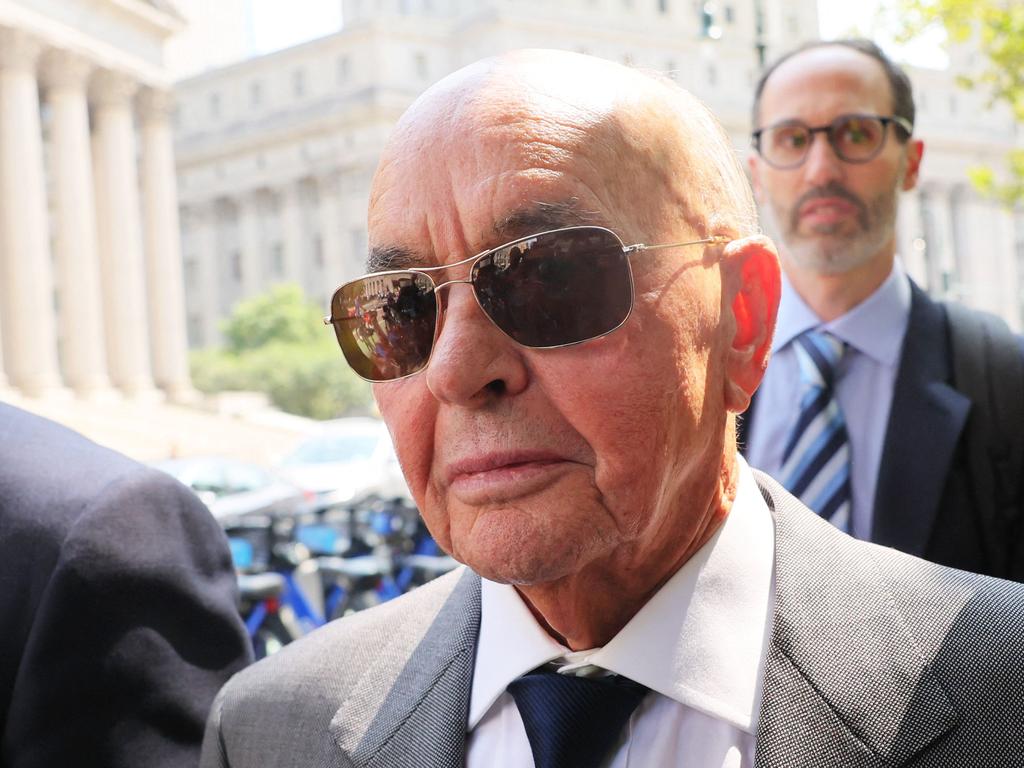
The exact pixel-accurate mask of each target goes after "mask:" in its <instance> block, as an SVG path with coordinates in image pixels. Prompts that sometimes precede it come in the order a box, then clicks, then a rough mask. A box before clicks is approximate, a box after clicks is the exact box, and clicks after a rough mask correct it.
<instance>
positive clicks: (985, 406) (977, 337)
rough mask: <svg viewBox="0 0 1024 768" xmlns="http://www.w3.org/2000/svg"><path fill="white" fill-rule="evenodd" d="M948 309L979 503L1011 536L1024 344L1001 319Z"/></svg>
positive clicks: (1023, 464) (1022, 434) (1021, 428)
mask: <svg viewBox="0 0 1024 768" xmlns="http://www.w3.org/2000/svg"><path fill="white" fill-rule="evenodd" d="M945 307H946V312H947V315H948V317H949V328H950V343H951V347H952V353H953V386H954V387H956V389H958V390H959V391H960V392H962V393H964V394H965V395H967V396H968V397H969V398H970V399H971V402H972V406H971V416H970V419H969V422H968V427H967V451H968V461H969V463H970V467H971V476H972V479H973V485H974V490H975V493H976V503H978V504H980V505H984V506H985V507H987V508H988V509H989V510H990V512H991V513H994V516H995V519H994V521H995V522H996V524H997V528H998V529H1000V530H1002V531H1003V532H1004V533H1009V532H1010V531H1012V529H1014V528H1015V527H1016V525H1017V524H1018V517H1019V516H1020V512H1019V509H1020V504H1021V501H1020V499H1021V481H1022V477H1021V475H1022V468H1024V354H1022V349H1021V344H1020V341H1019V340H1018V339H1017V337H1016V336H1015V335H1014V333H1013V332H1012V331H1011V330H1010V329H1009V327H1008V326H1007V325H1006V323H1005V322H1004V321H1003V320H1002V319H1001V318H999V317H996V316H995V315H992V314H989V313H987V312H979V311H977V310H973V309H968V308H967V307H964V306H963V305H961V304H957V303H954V302H946V303H945ZM995 543H997V544H1000V543H1001V544H1003V545H1005V544H1007V543H1008V542H995ZM997 549H1000V547H997ZM1003 551H1005V549H1004V550H1003ZM1002 565H1009V563H1004V564H1002Z"/></svg>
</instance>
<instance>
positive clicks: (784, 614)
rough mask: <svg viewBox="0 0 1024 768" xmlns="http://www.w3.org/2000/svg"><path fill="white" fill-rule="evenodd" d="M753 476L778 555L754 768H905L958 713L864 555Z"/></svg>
mask: <svg viewBox="0 0 1024 768" xmlns="http://www.w3.org/2000/svg"><path fill="white" fill-rule="evenodd" d="M757 474H758V481H759V484H760V485H761V489H762V493H763V495H764V497H765V500H766V501H767V502H768V505H769V506H770V507H771V508H772V510H773V513H774V516H775V546H776V550H775V555H776V560H775V615H774V620H773V630H772V638H771V642H770V644H769V648H768V652H767V654H766V659H765V679H764V695H763V697H762V702H761V711H760V715H759V718H758V735H757V766H758V768H768V766H828V765H843V766H879V768H880V767H881V766H897V765H901V764H903V763H904V762H905V761H907V760H908V759H910V758H911V757H912V756H913V755H915V754H917V753H918V752H919V751H921V750H922V749H924V748H925V747H926V746H927V745H928V744H930V743H932V742H933V741H934V740H936V739H938V738H939V737H940V736H942V734H943V733H945V732H946V731H947V730H948V729H950V728H951V727H953V725H954V724H955V723H956V722H957V718H958V715H957V711H956V709H955V708H954V707H953V704H952V702H951V701H950V699H949V697H948V696H947V695H946V693H945V691H944V690H943V688H942V686H941V685H940V683H939V681H938V679H937V678H936V677H935V676H934V674H933V673H932V672H931V671H930V669H929V666H928V663H927V660H926V659H925V658H924V654H923V652H922V650H921V648H920V646H919V644H918V642H917V641H916V639H915V638H914V636H913V635H912V634H911V633H910V631H909V628H908V627H907V625H906V623H905V621H904V619H903V617H902V616H901V615H900V614H899V613H898V612H897V611H896V610H895V608H894V607H893V598H892V595H891V593H890V592H889V589H888V587H887V586H886V584H885V583H884V581H883V580H882V578H881V577H880V574H879V573H878V572H877V569H876V565H875V561H874V560H873V558H872V557H871V555H870V552H869V550H868V548H867V547H866V546H865V545H862V544H854V543H853V542H852V541H851V539H850V538H849V537H847V536H846V535H844V534H842V533H840V532H838V531H837V530H836V529H835V528H833V527H832V526H831V525H829V524H828V523H826V522H825V521H823V520H821V519H820V518H819V517H817V516H816V515H815V514H814V513H813V512H810V511H809V510H807V509H806V508H805V507H803V506H802V505H801V504H800V503H799V502H798V501H797V500H796V499H794V498H793V497H792V496H790V495H789V494H788V493H786V492H785V491H784V490H783V489H782V487H781V486H780V485H778V483H776V482H775V481H774V480H772V479H771V478H769V477H768V476H767V475H764V474H762V473H757ZM836 574H839V575H840V576H841V578H840V579H836V578H835V575H836Z"/></svg>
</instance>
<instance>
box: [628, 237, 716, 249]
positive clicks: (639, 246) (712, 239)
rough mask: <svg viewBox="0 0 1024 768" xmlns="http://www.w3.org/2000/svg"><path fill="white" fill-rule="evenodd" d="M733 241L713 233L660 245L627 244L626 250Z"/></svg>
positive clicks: (680, 246)
mask: <svg viewBox="0 0 1024 768" xmlns="http://www.w3.org/2000/svg"><path fill="white" fill-rule="evenodd" d="M729 242H731V238H729V237H727V236H726V235H713V236H712V237H705V238H704V239H703V240H691V241H689V242H686V243H659V244H658V245H646V244H644V243H637V244H636V245H627V246H625V248H624V250H625V251H626V253H635V252H637V251H658V250H661V249H662V248H682V247H683V246H686V245H703V244H705V243H714V244H715V245H725V244H726V243H729Z"/></svg>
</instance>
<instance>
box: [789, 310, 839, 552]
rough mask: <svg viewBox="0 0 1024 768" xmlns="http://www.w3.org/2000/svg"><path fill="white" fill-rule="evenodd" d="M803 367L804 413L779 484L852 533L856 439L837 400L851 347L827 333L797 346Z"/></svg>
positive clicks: (806, 336)
mask: <svg viewBox="0 0 1024 768" xmlns="http://www.w3.org/2000/svg"><path fill="white" fill-rule="evenodd" d="M793 348H794V351H795V352H796V357H797V361H798V363H799V364H800V382H801V398H802V399H801V401H800V414H799V416H798V417H797V423H796V424H795V425H794V426H793V431H792V432H791V433H790V436H789V439H788V440H787V441H786V447H785V449H784V451H783V455H782V469H781V470H780V472H779V479H780V480H782V484H783V485H784V486H785V487H786V490H788V491H789V492H790V493H792V494H793V495H794V496H796V497H798V498H799V499H800V500H801V501H802V502H803V503H804V504H806V505H807V506H808V507H810V508H811V509H813V510H814V511H815V512H817V513H818V514H819V515H821V516H822V517H823V518H825V519H826V520H828V521H829V522H831V523H832V524H833V525H835V526H836V527H837V528H839V529H840V530H841V531H847V532H849V530H850V506H851V496H852V494H851V487H850V440H849V436H848V435H847V432H846V420H845V419H844V418H843V412H842V411H841V410H840V408H839V402H838V401H837V400H836V397H835V381H836V371H837V369H838V368H839V364H840V362H841V361H842V359H843V355H844V354H845V352H846V344H844V343H843V342H842V341H841V340H840V339H837V338H836V337H835V336H833V335H832V334H830V333H827V332H825V331H817V330H811V331H806V332H804V333H803V334H801V335H800V336H798V337H797V338H796V339H794V341H793Z"/></svg>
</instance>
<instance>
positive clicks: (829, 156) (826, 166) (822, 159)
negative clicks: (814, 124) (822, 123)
mask: <svg viewBox="0 0 1024 768" xmlns="http://www.w3.org/2000/svg"><path fill="white" fill-rule="evenodd" d="M803 174H804V177H805V178H806V179H807V180H808V181H810V182H811V183H812V184H814V185H815V186H823V185H824V184H826V183H828V182H830V181H836V180H842V178H843V177H844V176H845V174H846V163H844V162H843V161H842V160H840V159H839V156H838V155H837V154H836V151H835V150H834V149H833V148H832V144H831V142H829V140H828V136H827V135H826V134H825V133H815V134H812V138H811V146H810V147H808V149H807V158H806V159H805V160H804V164H803Z"/></svg>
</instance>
